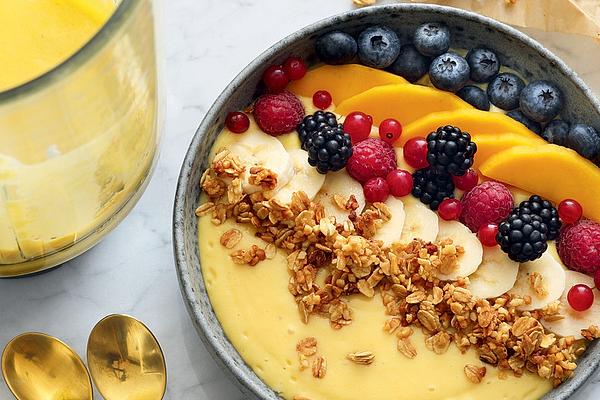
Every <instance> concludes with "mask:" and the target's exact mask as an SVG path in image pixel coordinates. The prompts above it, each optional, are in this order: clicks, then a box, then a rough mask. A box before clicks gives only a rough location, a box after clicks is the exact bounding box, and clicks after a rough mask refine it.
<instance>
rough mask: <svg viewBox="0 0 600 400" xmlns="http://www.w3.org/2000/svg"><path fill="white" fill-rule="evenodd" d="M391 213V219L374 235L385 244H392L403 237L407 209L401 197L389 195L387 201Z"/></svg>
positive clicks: (374, 237)
mask: <svg viewBox="0 0 600 400" xmlns="http://www.w3.org/2000/svg"><path fill="white" fill-rule="evenodd" d="M385 205H386V206H387V208H388V210H389V214H390V219H389V220H388V221H387V222H385V223H384V224H383V225H382V226H381V227H380V228H379V229H377V232H376V233H375V235H374V236H373V239H375V240H381V241H382V242H383V244H384V245H385V246H391V245H392V243H394V242H399V241H400V240H401V238H402V231H403V230H404V229H403V228H404V223H405V222H406V211H404V203H403V202H402V200H400V199H396V198H394V197H388V199H387V200H386V201H385Z"/></svg>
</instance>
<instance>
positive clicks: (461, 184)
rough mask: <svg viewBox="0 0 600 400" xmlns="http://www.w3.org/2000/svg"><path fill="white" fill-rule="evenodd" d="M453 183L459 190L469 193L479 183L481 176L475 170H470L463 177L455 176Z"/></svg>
mask: <svg viewBox="0 0 600 400" xmlns="http://www.w3.org/2000/svg"><path fill="white" fill-rule="evenodd" d="M452 181H453V182H454V185H455V186H456V188H457V189H460V190H462V191H465V192H468V191H470V190H471V189H473V188H474V187H475V186H477V183H479V175H477V172H475V170H474V169H470V170H468V171H467V172H466V173H465V174H464V175H463V176H453V177H452Z"/></svg>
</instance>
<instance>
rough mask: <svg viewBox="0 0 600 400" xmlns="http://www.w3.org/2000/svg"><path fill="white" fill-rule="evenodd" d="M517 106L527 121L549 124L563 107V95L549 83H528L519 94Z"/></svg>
mask: <svg viewBox="0 0 600 400" xmlns="http://www.w3.org/2000/svg"><path fill="white" fill-rule="evenodd" d="M519 105H520V106H521V111H523V114H525V115H526V116H527V117H528V118H529V119H532V120H534V121H536V122H540V123H545V122H549V121H551V120H552V119H554V117H556V116H557V115H558V113H559V112H560V110H561V109H562V107H563V94H562V92H561V91H560V89H559V88H558V87H557V86H556V85H555V84H554V83H552V82H549V81H543V80H542V81H533V82H529V83H528V84H527V86H525V88H524V89H523V91H522V92H521V96H520V100H519Z"/></svg>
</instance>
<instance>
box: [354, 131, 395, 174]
mask: <svg viewBox="0 0 600 400" xmlns="http://www.w3.org/2000/svg"><path fill="white" fill-rule="evenodd" d="M395 169H396V152H395V151H394V149H393V147H392V146H390V145H389V144H388V143H386V142H384V141H383V140H381V139H376V138H368V139H365V140H363V141H362V142H360V143H357V144H355V145H354V152H353V154H352V157H350V160H348V163H347V164H346V170H347V171H348V173H349V174H350V176H351V177H353V178H354V179H356V180H357V181H359V182H366V181H368V180H369V179H371V178H375V177H379V178H385V177H386V176H387V174H389V173H390V171H393V170H395Z"/></svg>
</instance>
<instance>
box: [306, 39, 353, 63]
mask: <svg viewBox="0 0 600 400" xmlns="http://www.w3.org/2000/svg"><path fill="white" fill-rule="evenodd" d="M357 49H358V46H357V44H356V40H354V38H353V37H352V36H350V35H348V34H347V33H344V32H340V31H333V32H329V33H326V34H324V35H323V36H321V37H320V38H319V39H317V43H316V44H315V51H316V52H317V55H318V56H319V58H320V59H321V61H323V62H324V63H326V64H334V65H339V64H346V63H349V62H350V61H352V59H353V58H354V56H356V52H357Z"/></svg>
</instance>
